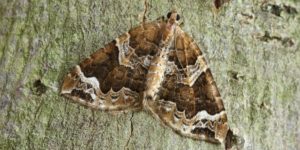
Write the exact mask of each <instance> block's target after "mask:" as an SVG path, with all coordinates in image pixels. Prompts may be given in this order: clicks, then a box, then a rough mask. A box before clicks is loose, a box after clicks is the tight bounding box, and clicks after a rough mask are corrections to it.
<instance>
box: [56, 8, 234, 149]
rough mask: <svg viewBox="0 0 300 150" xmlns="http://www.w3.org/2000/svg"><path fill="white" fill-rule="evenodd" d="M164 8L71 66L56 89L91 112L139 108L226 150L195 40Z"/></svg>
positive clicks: (218, 109)
mask: <svg viewBox="0 0 300 150" xmlns="http://www.w3.org/2000/svg"><path fill="white" fill-rule="evenodd" d="M179 19H180V16H179V15H178V14H177V12H176V11H172V12H169V13H168V15H167V18H164V17H161V18H160V19H157V20H155V21H152V22H149V23H142V24H141V25H140V26H137V27H135V28H132V29H130V30H129V31H128V32H127V33H124V34H123V35H121V36H120V37H118V38H116V39H115V40H113V41H112V42H110V43H108V44H107V45H105V46H104V48H101V49H99V50H98V51H96V52H95V53H93V54H92V55H90V57H89V58H86V59H85V60H84V61H82V62H81V63H80V64H79V65H77V66H76V67H74V68H73V69H72V70H71V72H70V73H69V74H67V75H66V77H65V78H64V81H63V85H62V89H61V93H62V94H63V95H64V96H66V97H68V98H70V99H71V100H73V101H75V102H77V103H79V104H81V105H84V106H87V107H89V108H91V109H96V110H107V111H129V110H141V109H144V110H146V111H148V112H150V114H152V115H153V116H154V117H155V118H156V119H158V120H160V121H161V122H163V123H164V124H165V125H167V126H169V127H170V128H172V129H173V130H175V131H176V132H177V133H179V134H180V135H182V136H185V137H190V138H193V139H196V140H206V141H210V142H213V143H224V144H225V147H226V149H229V148H231V147H232V145H233V143H235V142H236V136H235V135H233V132H232V131H231V130H230V129H229V126H228V123H227V116H226V112H225V109H224V105H223V102H222V98H221V96H220V93H219V91H218V88H217V86H216V83H215V81H214V79H213V76H212V73H211V71H210V69H209V67H208V65H207V63H206V61H205V59H204V57H203V54H202V52H201V50H200V49H199V47H198V46H197V44H196V42H195V41H194V40H193V39H192V38H191V37H190V36H189V35H187V34H186V33H185V32H184V31H182V29H181V28H180V27H179V25H178V20H179Z"/></svg>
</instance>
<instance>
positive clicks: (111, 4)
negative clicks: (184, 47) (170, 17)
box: [0, 0, 300, 150]
mask: <svg viewBox="0 0 300 150" xmlns="http://www.w3.org/2000/svg"><path fill="white" fill-rule="evenodd" d="M216 1H217V0H215V2H214V1H213V0H209V1H197V0H186V1H177V0H169V1H160V0H152V1H149V2H148V3H149V8H148V11H147V13H146V17H147V20H154V19H156V18H158V17H159V16H162V15H166V14H167V13H168V12H169V11H170V10H171V9H173V8H176V9H177V11H178V12H179V13H180V14H181V18H182V21H183V23H184V25H183V30H185V31H186V32H187V33H188V34H190V35H191V36H192V37H193V38H194V39H195V41H197V43H198V44H199V46H200V47H201V49H202V51H203V52H204V54H205V57H206V59H207V61H208V64H209V65H210V68H211V70H212V72H213V75H214V78H215V80H216V83H217V85H218V87H219V90H220V92H221V95H222V97H223V99H224V105H225V108H226V110H227V113H228V120H229V124H230V127H231V128H232V129H233V131H234V132H236V133H238V135H240V136H242V137H243V138H244V139H245V145H244V148H245V149H249V150H252V149H253V150H254V149H300V144H298V143H299V142H300V129H299V126H300V122H299V116H300V113H299V112H298V110H299V109H300V78H299V77H300V69H299V68H300V48H299V39H300V30H299V26H300V14H299V11H300V2H298V1H296V0H286V1H285V0H276V2H275V1H266V0H252V1H248V0H239V1H238V0H232V1H229V2H228V3H225V4H224V5H222V6H221V7H219V4H220V3H219V2H216ZM215 4H218V8H219V9H218V10H217V9H216V8H215V7H214V5H215ZM143 11H144V1H140V0H127V1H116V0H115V1H104V0H103V1H93V0H77V1H75V0H74V1H73V0H69V1H66V0H19V1H18V0H7V1H5V0H1V1H0V17H1V18H0V41H1V42H0V98H1V99H0V132H1V134H0V149H172V150H173V149H223V148H224V147H223V146H222V145H215V144H211V143H207V142H199V141H195V140H192V139H189V138H185V137H181V136H179V135H178V134H175V133H174V132H173V131H172V130H171V129H170V128H167V127H164V126H162V124H161V123H160V122H158V121H157V120H155V119H154V118H153V117H151V115H149V114H147V113H146V112H143V111H141V112H129V113H126V114H110V113H107V112H101V111H94V112H93V111H91V110H90V109H86V108H84V107H82V106H79V105H77V104H74V103H71V101H70V100H68V99H65V98H63V97H61V96H60V94H59V91H60V85H61V83H62V79H63V77H64V75H66V73H67V72H68V71H69V70H70V69H71V68H72V67H73V66H75V65H76V64H78V63H79V61H82V60H83V59H84V58H85V57H87V56H89V54H91V53H92V52H94V51H95V50H97V49H99V48H101V47H102V46H103V45H104V44H105V43H108V42H110V41H111V40H113V39H115V38H116V37H118V36H119V35H121V34H122V33H124V32H126V31H128V30H129V29H130V28H132V27H134V26H136V25H138V24H139V23H140V22H141V20H142V15H143Z"/></svg>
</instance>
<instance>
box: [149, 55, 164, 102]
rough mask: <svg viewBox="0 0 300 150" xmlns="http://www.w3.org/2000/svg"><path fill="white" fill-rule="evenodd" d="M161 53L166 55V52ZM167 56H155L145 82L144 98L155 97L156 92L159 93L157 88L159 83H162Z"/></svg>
mask: <svg viewBox="0 0 300 150" xmlns="http://www.w3.org/2000/svg"><path fill="white" fill-rule="evenodd" d="M161 53H166V51H164V50H163V51H162V52H161ZM166 64H167V56H166V55H165V54H161V55H159V56H156V57H155V58H154V59H153V61H152V62H151V65H150V67H149V70H148V74H147V81H146V91H145V96H146V97H147V96H148V97H155V95H156V94H157V92H158V91H159V87H160V86H161V83H162V82H163V81H164V75H165V71H166V68H167V65H166Z"/></svg>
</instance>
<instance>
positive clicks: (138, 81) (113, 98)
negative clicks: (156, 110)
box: [61, 21, 161, 111]
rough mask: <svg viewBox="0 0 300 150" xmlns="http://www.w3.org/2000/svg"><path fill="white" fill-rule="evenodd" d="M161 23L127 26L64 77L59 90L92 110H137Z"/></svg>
mask: <svg viewBox="0 0 300 150" xmlns="http://www.w3.org/2000/svg"><path fill="white" fill-rule="evenodd" d="M160 23H161V22H160V21H154V22H150V23H146V24H143V25H141V26H138V27H135V28H133V29H130V31H129V32H127V33H125V34H123V35H121V36H120V37H118V38H116V39H115V40H113V41H112V42H110V43H108V44H106V45H105V46H104V48H101V49H99V50H97V51H96V52H94V53H93V54H91V55H90V57H89V58H86V59H85V60H83V61H82V62H81V63H80V64H79V65H77V66H76V67H74V68H73V69H72V70H71V71H70V73H68V74H67V75H66V76H65V78H64V81H63V84H62V89H61V93H62V94H63V95H64V96H66V97H68V98H70V99H72V100H73V101H74V102H77V103H79V104H81V105H84V106H87V107H90V108H92V109H100V110H113V111H119V110H121V111H124V110H126V111H127V110H134V109H140V108H141V107H142V99H141V93H142V92H143V91H144V87H145V80H146V79H145V77H146V74H147V69H148V67H149V63H150V62H151V59H152V56H153V55H155V54H156V53H157V50H158V42H159V37H160V35H159V34H160V32H159V31H160V26H159V24H160Z"/></svg>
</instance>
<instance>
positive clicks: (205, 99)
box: [146, 28, 229, 143]
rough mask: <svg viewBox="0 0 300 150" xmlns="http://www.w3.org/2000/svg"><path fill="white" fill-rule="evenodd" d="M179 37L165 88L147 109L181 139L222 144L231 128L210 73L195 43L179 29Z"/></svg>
mask: <svg viewBox="0 0 300 150" xmlns="http://www.w3.org/2000/svg"><path fill="white" fill-rule="evenodd" d="M176 33H177V34H176V35H177V36H176V37H175V42H174V44H173V46H171V47H170V52H169V62H168V69H167V71H166V75H165V78H164V81H163V83H162V86H161V87H160V89H159V92H158V95H157V98H156V100H150V101H147V105H146V107H148V109H149V110H150V112H152V114H153V115H154V116H155V117H156V118H158V119H160V120H161V121H163V122H164V123H165V124H166V125H167V126H169V127H171V128H172V129H173V130H175V131H176V132H177V133H180V134H181V135H184V136H188V137H191V138H194V139H199V140H207V141H210V142H215V143H222V142H223V141H224V140H225V139H226V136H227V132H228V130H229V127H228V125H227V116H226V112H225V109H224V106H223V102H222V99H221V96H220V93H219V91H218V88H217V86H216V83H215V81H214V79H213V76H212V74H211V71H210V69H209V68H208V66H207V63H206V61H205V59H204V57H203V54H202V52H201V50H200V48H199V47H198V45H197V44H196V43H195V41H194V40H193V39H192V38H191V37H190V36H188V35H187V34H186V33H184V32H183V31H182V30H181V29H180V28H178V29H177V31H176Z"/></svg>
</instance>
